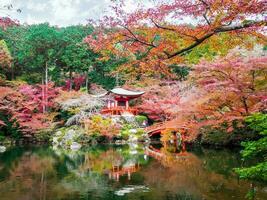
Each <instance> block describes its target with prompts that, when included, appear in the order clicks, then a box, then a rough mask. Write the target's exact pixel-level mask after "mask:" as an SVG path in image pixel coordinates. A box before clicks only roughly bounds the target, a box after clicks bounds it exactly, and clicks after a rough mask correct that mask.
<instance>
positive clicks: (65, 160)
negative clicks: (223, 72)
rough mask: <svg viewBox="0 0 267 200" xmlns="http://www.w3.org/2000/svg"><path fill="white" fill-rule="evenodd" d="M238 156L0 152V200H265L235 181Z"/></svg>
mask: <svg viewBox="0 0 267 200" xmlns="http://www.w3.org/2000/svg"><path fill="white" fill-rule="evenodd" d="M240 165H241V160H240V156H239V153H238V151H229V150H211V149H195V150H191V151H190V152H187V153H184V154H176V155H174V154H171V153H168V152H165V151H164V149H162V150H161V153H160V152H156V151H154V150H153V151H152V150H151V148H149V149H147V148H145V147H144V146H141V145H131V146H129V145H125V146H95V147H88V148H83V149H81V150H79V151H66V150H62V149H53V148H52V147H48V146H46V147H45V146H42V147H13V148H9V149H7V151H6V152H4V153H0V200H63V199H64V200H80V199H88V200H89V199H101V200H102V199H105V200H112V199H118V200H120V199H121V200H125V199H131V200H137V199H140V200H144V199H148V200H154V199H159V200H160V199H162V200H165V199H166V200H191V199H194V200H195V199H196V200H198V199H206V200H209V199H216V200H241V199H242V200H243V199H246V195H247V194H248V192H249V191H250V194H251V195H252V196H253V193H252V192H251V191H256V194H255V198H254V199H261V200H266V199H267V185H264V184H260V183H252V182H248V181H244V180H238V178H237V177H236V176H235V174H234V173H233V172H232V168H234V167H239V166H240Z"/></svg>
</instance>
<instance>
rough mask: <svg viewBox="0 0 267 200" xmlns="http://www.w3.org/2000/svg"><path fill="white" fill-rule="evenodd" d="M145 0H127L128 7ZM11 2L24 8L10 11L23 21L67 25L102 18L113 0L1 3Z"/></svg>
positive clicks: (17, 6)
mask: <svg viewBox="0 0 267 200" xmlns="http://www.w3.org/2000/svg"><path fill="white" fill-rule="evenodd" d="M145 1H147V0H127V1H126V9H127V10H129V11H130V10H133V9H135V8H136V7H137V5H138V3H140V2H145ZM11 3H12V4H13V6H14V7H15V8H16V9H17V8H20V9H21V10H22V12H21V13H17V12H9V14H10V15H11V16H12V18H14V19H18V20H19V21H20V22H21V23H24V22H25V23H28V24H32V23H42V22H49V23H50V24H52V25H59V26H67V25H73V24H85V23H87V19H90V18H93V19H98V18H100V17H101V16H103V15H104V14H106V13H107V12H108V8H109V5H111V0H0V5H1V4H2V5H3V4H11ZM0 14H1V13H0Z"/></svg>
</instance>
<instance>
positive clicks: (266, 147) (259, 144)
mask: <svg viewBox="0 0 267 200" xmlns="http://www.w3.org/2000/svg"><path fill="white" fill-rule="evenodd" d="M245 121H246V122H247V123H248V126H249V127H250V128H251V129H253V130H255V131H257V132H259V134H260V135H261V136H262V137H261V138H260V139H259V140H257V141H250V142H244V143H242V146H243V147H244V150H243V151H242V157H243V158H244V160H245V161H247V160H253V159H255V158H258V159H259V160H260V161H259V162H257V163H256V164H255V165H253V166H249V167H244V168H240V169H236V171H237V173H238V174H239V175H240V177H241V178H249V179H257V180H262V181H265V182H266V181H267V114H263V113H255V114H253V115H251V116H249V117H247V118H246V120H245Z"/></svg>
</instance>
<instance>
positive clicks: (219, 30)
mask: <svg viewBox="0 0 267 200" xmlns="http://www.w3.org/2000/svg"><path fill="white" fill-rule="evenodd" d="M266 24H267V22H266V21H258V22H251V23H247V24H242V25H237V26H231V27H224V26H221V27H218V28H215V29H214V30H213V31H212V32H210V33H208V34H206V35H204V36H203V37H201V38H199V39H198V40H197V41H196V42H194V43H193V44H191V45H189V46H188V47H186V48H183V49H180V50H178V51H176V52H175V53H168V52H166V51H164V53H165V54H166V56H167V59H170V58H173V57H175V56H178V55H184V54H185V53H187V52H188V51H191V50H192V49H193V48H195V47H197V46H198V45H200V44H201V43H202V42H204V41H206V40H207V39H208V38H210V37H211V36H213V35H216V34H218V33H224V32H231V31H236V30H240V29H244V28H249V27H252V26H256V25H264V26H266Z"/></svg>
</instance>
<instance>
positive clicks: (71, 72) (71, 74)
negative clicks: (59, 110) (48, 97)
mask: <svg viewBox="0 0 267 200" xmlns="http://www.w3.org/2000/svg"><path fill="white" fill-rule="evenodd" d="M71 90H72V69H71V68H70V88H69V91H71Z"/></svg>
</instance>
